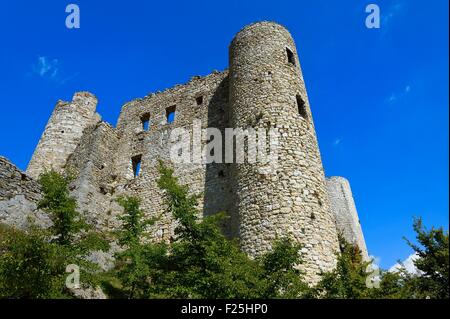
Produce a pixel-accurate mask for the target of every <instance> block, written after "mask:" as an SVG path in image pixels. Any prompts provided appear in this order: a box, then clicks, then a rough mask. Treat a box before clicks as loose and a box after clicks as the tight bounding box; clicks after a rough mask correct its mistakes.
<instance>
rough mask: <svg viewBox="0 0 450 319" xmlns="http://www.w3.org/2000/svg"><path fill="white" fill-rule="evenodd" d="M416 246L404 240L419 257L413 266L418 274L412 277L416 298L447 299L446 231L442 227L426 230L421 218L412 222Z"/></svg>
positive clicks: (447, 254) (447, 261)
mask: <svg viewBox="0 0 450 319" xmlns="http://www.w3.org/2000/svg"><path fill="white" fill-rule="evenodd" d="M413 228H414V231H415V232H416V239H417V241H418V245H416V244H413V243H412V242H411V241H409V240H408V239H406V241H407V243H408V245H409V246H410V247H411V248H412V249H413V250H414V251H415V252H416V254H417V255H418V256H419V258H418V259H416V260H415V261H414V265H415V266H416V268H417V269H418V270H419V271H420V274H419V275H417V276H414V278H412V279H411V280H412V281H413V286H414V288H413V290H414V294H415V297H417V298H433V299H434V298H437V299H448V298H449V281H448V276H449V244H448V231H444V229H443V228H442V227H440V228H438V229H436V228H434V227H432V228H431V229H430V230H427V229H426V228H425V227H424V225H423V222H422V219H421V218H417V219H415V220H414V224H413Z"/></svg>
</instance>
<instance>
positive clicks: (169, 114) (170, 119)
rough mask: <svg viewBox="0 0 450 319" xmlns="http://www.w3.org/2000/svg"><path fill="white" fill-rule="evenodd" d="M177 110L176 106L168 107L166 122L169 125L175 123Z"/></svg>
mask: <svg viewBox="0 0 450 319" xmlns="http://www.w3.org/2000/svg"><path fill="white" fill-rule="evenodd" d="M175 109H176V107H175V105H173V106H171V107H168V108H167V109H166V120H167V123H168V124H170V123H172V122H173V121H175Z"/></svg>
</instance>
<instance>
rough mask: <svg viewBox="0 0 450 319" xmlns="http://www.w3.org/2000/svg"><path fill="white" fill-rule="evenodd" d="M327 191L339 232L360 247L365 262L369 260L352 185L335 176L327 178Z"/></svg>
mask: <svg viewBox="0 0 450 319" xmlns="http://www.w3.org/2000/svg"><path fill="white" fill-rule="evenodd" d="M327 189H328V196H329V198H330V202H331V211H332V212H333V214H334V216H335V218H336V225H337V229H338V231H339V232H341V233H342V235H343V236H344V238H345V239H346V240H347V241H348V242H349V243H353V244H356V245H358V247H359V248H360V249H361V253H362V256H363V258H364V260H369V254H368V252H367V247H366V242H365V240H364V235H363V232H362V229H361V224H360V222H359V218H358V213H357V211H356V206H355V201H354V200H353V195H352V190H351V189H350V183H349V182H348V180H347V179H345V178H343V177H338V176H333V177H330V178H327Z"/></svg>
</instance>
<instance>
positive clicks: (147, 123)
mask: <svg viewBox="0 0 450 319" xmlns="http://www.w3.org/2000/svg"><path fill="white" fill-rule="evenodd" d="M141 123H142V129H143V130H144V131H148V129H149V127H150V113H145V114H144V115H142V116H141Z"/></svg>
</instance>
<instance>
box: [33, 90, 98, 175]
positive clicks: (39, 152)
mask: <svg viewBox="0 0 450 319" xmlns="http://www.w3.org/2000/svg"><path fill="white" fill-rule="evenodd" d="M96 107H97V98H96V97H95V96H94V95H93V94H91V93H88V92H78V93H75V95H74V96H73V99H72V102H65V101H58V103H57V104H56V107H55V109H54V110H53V113H52V115H51V117H50V119H49V121H48V123H47V126H46V127H45V130H44V133H43V134H42V136H41V139H40V140H39V143H38V146H37V147H36V149H35V151H34V153H33V157H32V158H31V160H30V163H29V164H28V168H27V174H28V175H30V176H31V177H33V178H38V177H39V174H41V173H42V172H44V171H45V170H48V169H54V170H56V171H61V170H62V169H63V168H64V166H65V164H66V161H67V158H68V157H69V156H70V155H71V154H72V153H73V151H74V150H75V148H76V147H77V145H78V143H79V142H80V139H81V137H82V135H83V130H84V129H85V128H86V127H87V126H89V125H91V124H94V123H96V122H98V121H99V120H100V116H99V115H98V114H97V113H95V109H96Z"/></svg>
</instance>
